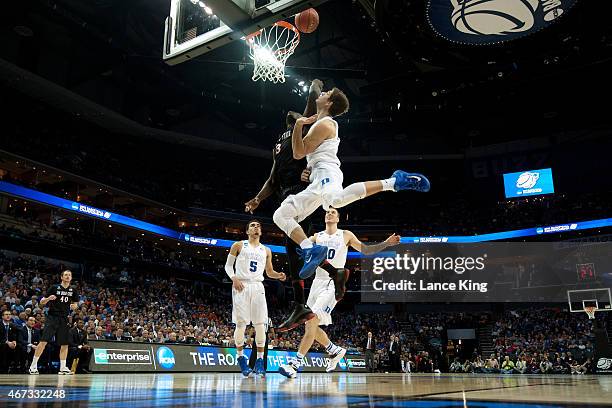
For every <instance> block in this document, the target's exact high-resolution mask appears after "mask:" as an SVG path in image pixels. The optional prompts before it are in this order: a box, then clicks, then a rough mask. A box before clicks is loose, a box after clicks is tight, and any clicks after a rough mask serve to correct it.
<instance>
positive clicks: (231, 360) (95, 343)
mask: <svg viewBox="0 0 612 408" xmlns="http://www.w3.org/2000/svg"><path fill="white" fill-rule="evenodd" d="M89 345H90V346H91V347H92V349H93V353H92V356H91V359H90V362H89V369H90V371H93V372H105V371H106V372H239V371H240V370H239V368H238V360H237V354H236V349H235V348H233V347H216V346H199V345H183V344H163V343H160V344H158V343H136V342H119V341H99V340H90V341H89ZM250 353H251V349H245V355H246V356H247V357H248V356H249V355H250ZM295 354H296V353H295V352H294V351H285V350H269V351H268V368H267V371H268V372H277V371H278V369H279V367H280V366H281V365H282V364H286V363H288V362H289V361H291V359H293V358H295ZM328 361H329V357H328V355H327V354H323V353H309V354H308V355H307V356H306V364H305V366H304V367H303V368H302V371H305V372H325V367H326V366H327V362H328ZM364 370H365V358H364V356H363V355H360V354H355V355H352V354H347V355H346V357H345V358H343V359H342V360H341V361H340V363H339V364H338V366H337V367H336V371H339V372H342V371H364Z"/></svg>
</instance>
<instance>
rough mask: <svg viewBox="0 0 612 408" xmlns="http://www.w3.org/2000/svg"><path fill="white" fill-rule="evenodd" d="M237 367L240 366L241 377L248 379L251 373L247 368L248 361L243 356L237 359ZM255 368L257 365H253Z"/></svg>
mask: <svg viewBox="0 0 612 408" xmlns="http://www.w3.org/2000/svg"><path fill="white" fill-rule="evenodd" d="M255 364H257V363H255ZM238 365H239V366H240V371H242V375H244V376H245V377H248V376H249V375H250V374H251V372H252V371H253V370H251V368H250V367H249V360H247V358H246V357H245V356H240V357H238ZM255 367H257V365H255Z"/></svg>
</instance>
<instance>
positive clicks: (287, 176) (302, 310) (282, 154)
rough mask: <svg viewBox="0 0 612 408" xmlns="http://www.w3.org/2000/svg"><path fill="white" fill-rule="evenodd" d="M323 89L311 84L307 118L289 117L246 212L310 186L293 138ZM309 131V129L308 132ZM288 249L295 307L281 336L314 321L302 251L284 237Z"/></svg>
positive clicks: (314, 109) (305, 226)
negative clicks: (295, 128)
mask: <svg viewBox="0 0 612 408" xmlns="http://www.w3.org/2000/svg"><path fill="white" fill-rule="evenodd" d="M322 89H323V82H321V81H320V80H318V79H315V80H313V81H312V84H311V85H310V91H309V93H308V102H307V103H306V109H305V110H304V115H300V114H299V113H297V112H289V113H288V114H287V119H286V124H287V130H286V131H285V133H283V134H282V135H280V136H279V138H278V140H277V142H276V144H275V146H274V150H273V151H272V157H273V160H274V161H273V164H272V170H271V171H270V176H269V177H268V179H267V180H266V182H265V183H264V185H263V187H262V188H261V190H260V191H259V193H257V195H256V196H255V197H254V198H252V199H251V200H249V201H247V202H246V203H245V204H244V205H245V209H244V210H245V211H246V212H250V213H251V214H252V213H253V211H255V209H256V208H257V207H258V206H259V204H261V202H262V201H263V200H265V199H266V198H268V197H270V196H271V195H272V194H276V195H277V196H278V198H279V204H280V203H281V202H283V200H284V199H285V198H287V197H288V196H289V195H291V194H297V193H299V192H301V191H302V190H304V189H305V188H306V187H307V186H308V184H309V181H308V176H309V175H310V171H309V170H308V169H306V159H301V160H295V159H294V158H293V147H292V145H291V134H292V132H293V126H294V125H295V122H296V121H297V119H299V118H300V117H302V116H305V117H309V116H312V115H314V114H315V113H317V105H316V100H317V98H318V97H319V95H320V94H321V90H322ZM305 130H307V129H305ZM300 225H301V226H302V229H303V230H304V231H305V232H306V233H308V231H309V230H310V221H309V219H306V220H304V221H303V222H302V223H301V224H300ZM285 239H286V241H285V248H286V251H287V258H288V260H289V278H290V279H291V285H292V286H293V295H294V297H295V307H294V309H293V312H292V313H291V315H290V316H289V317H288V318H287V320H285V321H284V322H283V323H282V324H281V325H279V326H278V328H277V330H278V331H279V332H283V331H287V330H291V329H293V328H295V327H297V326H298V325H300V324H302V323H304V322H305V321H307V320H310V319H312V318H313V317H314V316H315V315H314V313H312V310H310V308H309V307H308V306H307V305H306V297H305V295H304V281H303V280H302V279H300V277H299V271H300V269H301V267H302V261H301V259H300V257H299V256H298V254H297V252H296V249H297V248H298V247H299V246H298V245H296V244H295V243H294V242H293V241H292V240H291V239H290V238H289V237H285Z"/></svg>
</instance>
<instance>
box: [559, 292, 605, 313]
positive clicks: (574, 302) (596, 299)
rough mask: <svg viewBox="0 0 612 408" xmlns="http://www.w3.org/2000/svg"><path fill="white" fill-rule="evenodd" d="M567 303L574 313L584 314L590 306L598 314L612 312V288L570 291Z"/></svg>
mask: <svg viewBox="0 0 612 408" xmlns="http://www.w3.org/2000/svg"><path fill="white" fill-rule="evenodd" d="M567 301H568V303H569V307H570V312H572V313H577V312H584V308H585V307H588V306H592V307H595V308H596V311H598V312H612V303H611V302H612V298H611V296H610V288H598V289H579V290H568V291H567Z"/></svg>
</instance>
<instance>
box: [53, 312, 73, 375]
mask: <svg viewBox="0 0 612 408" xmlns="http://www.w3.org/2000/svg"><path fill="white" fill-rule="evenodd" d="M58 320H60V322H59V327H58V329H57V335H56V337H55V338H56V340H57V344H58V345H59V346H60V353H59V355H60V369H59V371H58V374H59V375H72V374H74V373H73V372H72V371H71V370H70V369H69V368H68V366H67V365H66V359H67V358H68V345H69V344H70V326H69V325H68V319H64V318H61V319H58Z"/></svg>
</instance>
